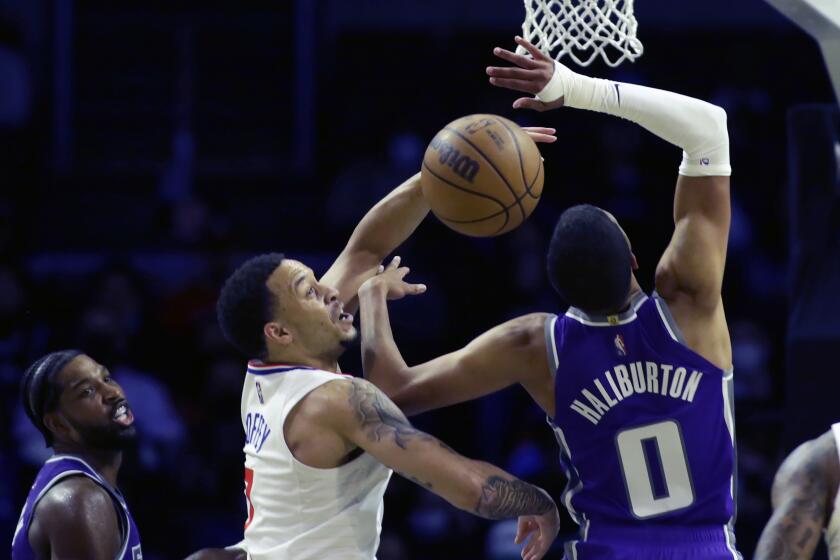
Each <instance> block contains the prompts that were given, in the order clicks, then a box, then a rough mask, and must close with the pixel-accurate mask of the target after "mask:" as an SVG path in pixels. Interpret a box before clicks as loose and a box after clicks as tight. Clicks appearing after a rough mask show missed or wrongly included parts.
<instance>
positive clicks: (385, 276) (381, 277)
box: [362, 256, 426, 300]
mask: <svg viewBox="0 0 840 560" xmlns="http://www.w3.org/2000/svg"><path fill="white" fill-rule="evenodd" d="M400 260H401V259H400V257H399V256H397V257H394V258H393V259H391V262H390V263H389V264H388V266H382V265H380V266H379V272H377V273H376V276H373V277H372V278H369V279H368V280H367V281H366V282H365V284H363V285H362V287H364V286H365V285H368V286H374V285H379V286H381V287H382V288H384V289H385V290H386V295H387V298H388V299H390V300H395V299H402V298H404V297H405V296H409V295H419V294H422V293H424V292H425V291H426V285H425V284H410V283H408V282H406V281H405V280H404V278H405V276H406V275H407V274H408V273H409V272H410V270H411V269H409V268H408V267H407V266H400Z"/></svg>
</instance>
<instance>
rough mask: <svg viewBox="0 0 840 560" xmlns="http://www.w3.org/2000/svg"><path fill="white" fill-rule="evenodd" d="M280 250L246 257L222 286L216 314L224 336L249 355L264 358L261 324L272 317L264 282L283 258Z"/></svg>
mask: <svg viewBox="0 0 840 560" xmlns="http://www.w3.org/2000/svg"><path fill="white" fill-rule="evenodd" d="M284 258H285V257H284V256H283V254H282V253H269V254H266V255H259V256H257V257H254V258H252V259H249V260H247V261H245V263H244V264H242V266H240V267H239V268H237V269H236V271H235V272H234V273H233V274H231V275H230V277H229V278H228V279H227V280H226V281H225V284H224V286H222V292H221V294H220V295H219V301H218V302H217V303H216V316H217V318H218V320H219V326H220V327H221V328H222V333H223V334H224V335H225V338H226V339H227V340H228V342H230V343H231V344H233V345H234V346H235V347H236V348H237V349H238V350H239V351H240V352H242V353H243V354H245V355H246V356H247V357H249V358H265V355H266V352H267V350H266V347H265V337H264V336H263V325H265V324H266V323H267V322H269V321H271V315H272V311H273V297H272V294H271V292H270V291H269V289H268V286H267V285H266V283H267V282H268V278H269V277H270V276H271V274H272V273H273V272H274V271H275V270H276V269H277V267H278V266H280V264H281V263H282V262H283V259H284Z"/></svg>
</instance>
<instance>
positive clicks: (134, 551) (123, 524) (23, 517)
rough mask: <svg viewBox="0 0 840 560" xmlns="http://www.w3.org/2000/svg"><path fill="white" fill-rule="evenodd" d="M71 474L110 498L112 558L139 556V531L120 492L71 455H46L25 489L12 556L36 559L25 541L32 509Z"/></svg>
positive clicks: (140, 559)
mask: <svg viewBox="0 0 840 560" xmlns="http://www.w3.org/2000/svg"><path fill="white" fill-rule="evenodd" d="M71 476H86V477H88V478H90V479H92V480H93V481H94V482H96V483H97V484H98V485H99V486H101V487H102V488H103V489H104V490H105V491H106V492H108V495H109V496H111V499H112V500H113V502H114V510H115V511H116V512H117V520H118V522H119V526H120V532H121V538H120V543H121V547H120V551H119V553H118V554H117V556H116V557H115V560H143V552H142V551H141V549H140V533H139V532H138V531H137V525H135V524H134V519H132V517H131V513H129V511H128V506H127V505H126V503H125V499H123V497H122V494H120V492H119V491H118V490H117V489H115V488H113V487H111V485H110V484H108V482H107V481H106V480H105V479H104V478H102V477H101V476H100V475H99V473H98V472H96V471H95V470H94V469H93V468H92V467H91V466H90V465H88V464H87V463H86V462H84V461H83V460H82V459H79V458H78V457H73V456H71V455H54V456H53V457H51V458H49V459H47V462H46V463H44V466H43V467H41V470H40V471H38V475H37V476H36V477H35V482H34V483H33V484H32V488H31V489H30V490H29V496H27V498H26V503H25V504H24V505H23V511H22V512H21V514H20V520H19V521H18V524H17V528H16V529H15V536H14V538H13V539H12V560H36V559H37V558H38V556H37V555H36V554H35V551H34V550H32V547H31V546H30V544H29V537H28V533H29V526H30V524H31V523H32V513H33V512H34V511H35V507H36V506H37V505H38V501H39V500H40V499H41V498H42V497H43V496H44V495H45V494H46V493H47V491H49V489H50V488H52V487H53V486H55V485H56V484H57V483H58V482H60V481H62V480H64V479H66V478H68V477H71Z"/></svg>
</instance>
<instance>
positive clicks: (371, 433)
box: [350, 379, 431, 449]
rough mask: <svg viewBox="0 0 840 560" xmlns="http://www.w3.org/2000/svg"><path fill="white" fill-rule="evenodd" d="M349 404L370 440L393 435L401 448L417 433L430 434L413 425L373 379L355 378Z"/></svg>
mask: <svg viewBox="0 0 840 560" xmlns="http://www.w3.org/2000/svg"><path fill="white" fill-rule="evenodd" d="M350 408H351V409H352V410H353V412H354V413H355V415H356V419H357V420H358V421H359V424H360V425H361V427H362V430H363V431H364V433H365V435H366V436H367V438H368V439H369V440H371V441H382V440H383V439H387V438H393V440H394V443H396V444H397V445H398V446H399V447H400V448H402V449H405V448H406V446H407V445H408V442H409V441H410V440H411V439H412V438H416V437H425V438H428V437H431V436H428V435H426V434H424V433H423V432H421V431H420V430H417V429H415V428H414V426H412V425H411V423H410V422H409V421H408V418H406V417H405V414H403V412H402V410H400V409H399V408H398V407H397V405H395V404H394V402H393V401H392V400H391V399H389V398H388V397H386V396H385V394H384V393H383V392H382V391H380V390H379V389H377V388H376V387H375V386H373V385H372V384H370V383H367V382H364V381H361V380H359V379H353V384H352V388H351V390H350Z"/></svg>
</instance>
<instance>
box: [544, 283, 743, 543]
mask: <svg viewBox="0 0 840 560" xmlns="http://www.w3.org/2000/svg"><path fill="white" fill-rule="evenodd" d="M546 347H547V348H548V354H549V363H550V364H551V368H552V371H553V372H555V384H554V386H555V394H556V397H555V398H556V400H555V405H556V412H555V416H554V418H553V419H551V420H550V423H551V425H552V428H553V429H554V432H555V436H556V437H557V441H558V443H559V444H560V461H561V464H562V467H563V469H564V470H565V472H566V475H567V477H568V479H569V483H568V486H567V487H566V490H565V492H564V493H563V497H562V501H563V504H564V505H565V506H566V508H567V509H568V510H569V513H570V514H571V516H572V517H573V518H574V519H575V521H577V523H578V524H579V525H580V534H579V538H578V540H576V541H573V542H570V543H567V545H566V555H567V557H568V558H570V559H571V558H580V559H596V558H618V557H621V558H636V557H640V558H641V557H650V558H652V557H654V556H655V557H657V558H659V557H660V556H661V554H662V551H668V550H673V551H674V553H673V554H674V556H673V557H674V558H680V557H684V555H681V554H680V552H679V551H680V550H682V551H683V554H685V553H686V551H687V548H686V547H690V548H691V549H692V554H694V556H692V557H698V558H699V557H700V556H696V554H697V550H698V547H699V548H702V554H701V556H702V557H704V558H720V559H724V558H730V559H732V558H735V559H739V558H741V556H740V555H739V554H738V553H737V551H736V550H735V540H734V535H733V533H732V525H733V522H734V516H735V502H734V499H733V496H734V494H735V443H734V416H733V408H732V404H733V398H732V372H731V371H727V372H724V371H723V370H721V369H720V368H718V367H716V366H715V365H713V364H712V363H710V362H709V361H708V360H706V359H704V358H703V357H701V356H700V355H699V354H697V353H696V352H694V351H692V350H690V349H689V348H688V347H687V346H686V345H685V341H684V339H683V338H682V334H681V333H680V331H679V329H678V328H677V325H676V323H675V322H674V321H673V318H672V317H671V314H670V311H669V310H668V307H667V305H666V303H665V301H664V300H663V299H661V298H660V297H659V296H658V295H657V294H656V293H654V294H653V296H651V297H648V296H646V295H644V294H639V295H638V296H637V297H635V298H634V299H633V301H632V303H631V305H630V308H629V309H628V310H627V311H625V312H624V313H622V314H619V315H611V316H593V315H589V314H586V313H584V312H582V311H581V310H579V309H576V308H573V307H572V308H569V310H568V311H567V312H566V314H565V315H562V316H552V317H550V318H549V319H548V320H547V321H546ZM628 550H634V551H637V552H636V553H627V551H628ZM642 550H645V551H646V552H643V553H642V552H640V551H642ZM619 551H625V552H619ZM666 555H669V553H667V552H666ZM663 557H664V556H663Z"/></svg>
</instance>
